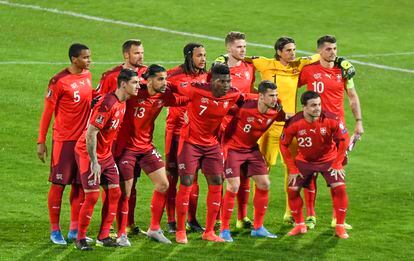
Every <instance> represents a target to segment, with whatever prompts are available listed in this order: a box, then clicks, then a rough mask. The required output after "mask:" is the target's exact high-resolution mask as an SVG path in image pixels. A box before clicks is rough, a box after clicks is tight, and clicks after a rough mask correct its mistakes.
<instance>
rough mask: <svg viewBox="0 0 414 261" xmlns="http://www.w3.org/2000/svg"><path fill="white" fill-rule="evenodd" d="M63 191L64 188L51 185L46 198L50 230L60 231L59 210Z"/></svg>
mask: <svg viewBox="0 0 414 261" xmlns="http://www.w3.org/2000/svg"><path fill="white" fill-rule="evenodd" d="M64 190H65V187H64V186H61V185H56V184H53V183H52V184H51V185H50V190H49V194H48V197H47V205H48V208H49V219H50V230H51V231H55V230H60V224H59V219H60V208H61V205H62V195H63V191H64Z"/></svg>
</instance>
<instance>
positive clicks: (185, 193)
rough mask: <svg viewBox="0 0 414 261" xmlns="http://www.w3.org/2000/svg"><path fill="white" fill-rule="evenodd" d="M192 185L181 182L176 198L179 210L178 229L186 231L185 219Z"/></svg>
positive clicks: (177, 209)
mask: <svg viewBox="0 0 414 261" xmlns="http://www.w3.org/2000/svg"><path fill="white" fill-rule="evenodd" d="M191 189H192V186H184V185H181V184H180V188H179V190H178V193H177V197H176V200H175V207H176V212H177V231H185V219H186V217H187V213H188V205H189V198H190V193H191Z"/></svg>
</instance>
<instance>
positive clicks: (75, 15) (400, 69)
mask: <svg viewBox="0 0 414 261" xmlns="http://www.w3.org/2000/svg"><path fill="white" fill-rule="evenodd" d="M0 4H3V5H7V6H13V7H20V8H26V9H33V10H39V11H45V12H50V13H55V14H63V15H68V16H73V17H78V18H83V19H87V20H93V21H98V22H105V23H111V24H119V25H124V26H129V27H138V28H143V29H148V30H154V31H159V32H165V33H170V34H176V35H182V36H191V37H196V38H201V39H208V40H212V41H219V42H222V41H223V38H222V37H215V36H209V35H205V34H195V33H188V32H181V31H176V30H170V29H167V28H163V27H158V26H148V25H144V24H138V23H131V22H125V21H120V20H113V19H107V18H102V17H97V16H91V15H86V14H81V13H75V12H71V11H62V10H58V9H54V8H45V7H41V6H38V5H27V4H19V3H12V2H8V1H0ZM248 44H249V45H250V46H256V47H263V48H271V49H273V46H272V45H266V44H260V43H251V42H249V43H248ZM296 51H297V52H298V53H302V54H305V55H309V54H312V53H311V52H307V51H302V50H296ZM351 61H352V62H353V63H354V64H361V65H366V66H371V67H374V68H379V69H384V70H390V71H398V72H406V73H414V70H410V69H404V68H398V67H391V66H386V65H381V64H375V63H368V62H362V61H358V60H351Z"/></svg>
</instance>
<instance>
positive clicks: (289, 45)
mask: <svg viewBox="0 0 414 261" xmlns="http://www.w3.org/2000/svg"><path fill="white" fill-rule="evenodd" d="M274 48H275V51H276V53H275V58H276V60H278V61H283V62H286V63H288V62H292V61H293V60H295V59H296V44H295V40H293V38H290V37H287V36H283V37H280V38H279V39H277V40H276V43H275V47H274Z"/></svg>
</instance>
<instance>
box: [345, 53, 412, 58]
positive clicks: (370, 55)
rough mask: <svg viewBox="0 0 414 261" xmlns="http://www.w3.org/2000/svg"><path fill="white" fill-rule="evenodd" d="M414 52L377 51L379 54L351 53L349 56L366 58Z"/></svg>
mask: <svg viewBox="0 0 414 261" xmlns="http://www.w3.org/2000/svg"><path fill="white" fill-rule="evenodd" d="M413 54H414V52H402V53H377V54H375V53H374V54H349V55H347V56H346V57H347V58H354V57H358V58H365V57H383V56H400V55H413Z"/></svg>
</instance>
